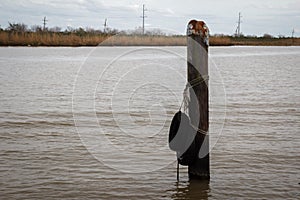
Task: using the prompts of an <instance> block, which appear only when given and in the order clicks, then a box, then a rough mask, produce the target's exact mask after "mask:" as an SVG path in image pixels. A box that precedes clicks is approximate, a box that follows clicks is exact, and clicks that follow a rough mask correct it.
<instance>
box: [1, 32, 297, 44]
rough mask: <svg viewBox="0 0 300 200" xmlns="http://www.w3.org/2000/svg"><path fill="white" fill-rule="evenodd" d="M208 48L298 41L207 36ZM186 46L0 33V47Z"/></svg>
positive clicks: (174, 39) (143, 39)
mask: <svg viewBox="0 0 300 200" xmlns="http://www.w3.org/2000/svg"><path fill="white" fill-rule="evenodd" d="M209 43H210V46H229V45H253V46H254V45H255V46H289V45H300V38H257V37H241V38H235V37H230V36H219V37H216V36H212V37H210V42H209ZM99 44H101V45H105V46H186V36H141V35H117V36H113V37H112V36H108V35H103V34H102V35H101V34H98V35H97V34H86V35H82V36H79V35H77V34H75V33H51V32H41V33H34V32H25V33H13V32H7V31H0V46H97V45H99Z"/></svg>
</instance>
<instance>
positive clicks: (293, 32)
mask: <svg viewBox="0 0 300 200" xmlns="http://www.w3.org/2000/svg"><path fill="white" fill-rule="evenodd" d="M294 34H295V29H294V28H293V31H292V44H294Z"/></svg>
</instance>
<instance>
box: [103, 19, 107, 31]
mask: <svg viewBox="0 0 300 200" xmlns="http://www.w3.org/2000/svg"><path fill="white" fill-rule="evenodd" d="M103 26H104V30H103V31H104V33H106V27H107V18H105V21H104V24H103Z"/></svg>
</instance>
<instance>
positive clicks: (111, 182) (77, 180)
mask: <svg viewBox="0 0 300 200" xmlns="http://www.w3.org/2000/svg"><path fill="white" fill-rule="evenodd" d="M299 55H300V48H299V47H215V48H214V47H211V48H210V64H209V68H210V138H211V142H210V145H211V147H210V149H211V152H210V153H211V156H210V162H211V180H210V181H209V182H197V181H188V177H187V168H186V167H181V169H180V171H181V174H180V182H179V183H177V181H176V163H175V159H176V156H175V153H174V152H172V151H170V150H169V149H168V144H167V139H168V127H169V124H170V120H171V119H172V116H173V114H174V113H175V112H176V111H177V110H178V108H179V106H180V103H181V100H182V91H183V89H184V85H185V79H186V77H185V74H186V64H185V60H184V58H185V48H184V47H163V48H150V47H145V48H144V47H138V48H136V47H119V48H117V47H100V48H96V49H94V48H23V47H10V48H0V100H1V101H0V105H1V107H0V128H1V129H0V130H1V132H0V199H87V198H96V199H229V198H230V199H231V198H241V199H245V198H246V199H249V198H250V199H251V198H254V199H297V198H298V199H299V198H300V193H299V191H300V184H299V183H300V132H299V130H300V103H299V102H300V89H299V85H300V78H299V77H300V66H299V63H300V56H299Z"/></svg>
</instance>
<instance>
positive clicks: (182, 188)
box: [172, 180, 210, 200]
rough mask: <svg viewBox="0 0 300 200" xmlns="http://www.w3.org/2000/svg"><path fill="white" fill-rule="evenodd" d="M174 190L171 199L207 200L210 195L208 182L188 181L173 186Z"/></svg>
mask: <svg viewBox="0 0 300 200" xmlns="http://www.w3.org/2000/svg"><path fill="white" fill-rule="evenodd" d="M175 187H176V190H175V191H174V192H175V193H174V194H173V195H172V199H174V200H177V199H184V200H187V199H208V197H209V193H210V187H209V181H208V180H189V181H187V182H179V183H176V185H175Z"/></svg>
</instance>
